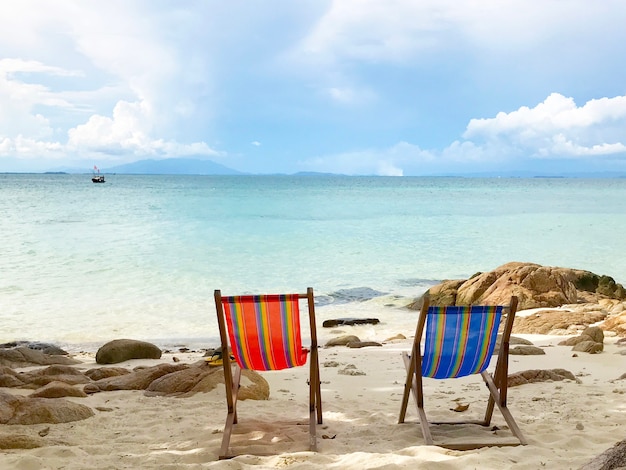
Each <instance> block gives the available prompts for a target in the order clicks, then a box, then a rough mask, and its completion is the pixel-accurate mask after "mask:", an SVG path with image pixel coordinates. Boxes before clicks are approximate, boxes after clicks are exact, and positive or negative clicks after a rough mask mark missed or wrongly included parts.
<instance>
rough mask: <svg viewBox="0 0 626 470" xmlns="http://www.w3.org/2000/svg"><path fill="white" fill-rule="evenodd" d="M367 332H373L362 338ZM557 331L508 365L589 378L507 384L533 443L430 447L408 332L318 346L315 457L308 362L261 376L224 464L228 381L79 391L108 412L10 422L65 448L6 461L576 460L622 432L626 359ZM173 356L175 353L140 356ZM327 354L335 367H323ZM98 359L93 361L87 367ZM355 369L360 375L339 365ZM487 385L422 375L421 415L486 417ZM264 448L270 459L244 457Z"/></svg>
mask: <svg viewBox="0 0 626 470" xmlns="http://www.w3.org/2000/svg"><path fill="white" fill-rule="evenodd" d="M364 328H371V327H364ZM344 331H346V333H350V332H351V331H352V330H350V328H345V329H344ZM363 331H364V330H361V333H363ZM368 331H370V332H372V333H375V331H373V330H368ZM404 333H405V334H406V335H407V336H408V335H410V334H411V333H410V332H404ZM362 339H375V338H374V337H367V335H365V337H364V338H362ZM378 339H379V340H382V339H384V338H382V337H381V338H378ZM561 339H563V338H556V339H554V338H549V337H537V336H535V337H533V341H534V342H535V344H536V345H539V346H545V351H546V355H545V356H526V357H524V356H511V361H510V372H515V371H518V370H526V369H550V368H563V369H567V370H569V371H571V372H572V373H574V375H576V376H578V377H579V378H580V380H581V381H582V383H580V384H578V383H573V382H571V381H563V382H550V383H537V384H528V385H522V386H519V387H513V388H510V389H509V408H510V409H511V412H512V413H513V415H514V416H515V418H516V420H517V422H518V424H519V426H520V427H521V429H522V431H523V432H524V434H525V435H526V437H527V439H528V440H529V442H530V444H529V445H527V446H518V447H500V448H499V447H491V448H484V449H480V450H474V451H464V452H459V451H449V450H446V449H443V448H441V447H436V446H424V445H423V440H422V436H421V431H420V428H419V424H418V423H417V412H416V409H415V404H414V402H413V399H411V401H410V403H409V412H408V414H407V423H406V424H396V423H397V419H398V412H399V408H400V400H401V397H402V390H403V382H404V368H403V365H402V361H401V358H400V352H401V351H403V350H407V349H409V348H410V340H404V341H399V342H391V343H388V344H385V345H384V346H383V347H382V348H381V347H370V348H363V349H349V348H345V347H340V348H327V349H321V350H320V360H321V377H322V400H323V408H324V424H323V425H320V426H319V427H318V445H319V452H318V453H311V452H309V451H307V446H308V428H307V426H306V423H307V420H308V413H307V400H308V386H307V384H306V379H307V375H308V367H303V368H299V369H295V370H289V371H281V372H271V373H265V374H264V377H265V378H266V379H267V380H268V381H269V382H270V386H271V397H270V400H269V401H250V400H247V401H242V402H240V403H239V408H238V411H239V421H240V424H239V425H237V427H236V428H235V432H234V434H233V438H232V442H231V444H232V449H233V450H234V451H235V452H236V453H240V454H244V455H241V456H239V457H236V458H234V459H232V460H228V461H218V460H217V454H218V450H219V447H220V444H221V439H222V429H223V424H224V419H225V416H226V404H225V398H224V397H225V394H224V389H223V387H219V389H216V390H214V391H212V392H210V393H200V394H196V395H195V396H193V397H190V398H163V397H160V398H158V397H157V398H154V397H146V396H144V394H143V392H141V391H121V392H103V393H98V394H95V395H91V396H89V397H88V398H74V399H73V400H74V401H77V402H79V403H84V404H87V405H89V406H91V407H92V408H94V409H95V408H96V407H104V408H103V409H109V410H110V411H98V410H96V415H95V416H94V417H92V418H90V419H87V420H84V421H78V422H73V423H67V424H59V425H33V426H3V429H2V432H3V433H8V432H14V433H18V434H28V435H33V436H36V435H37V433H38V432H40V431H43V430H45V429H46V428H49V432H48V435H47V436H46V437H45V439H48V440H50V442H53V441H57V442H60V444H58V445H50V446H48V447H41V448H36V449H30V450H9V451H4V452H2V453H0V468H1V469H17V470H26V469H33V470H34V469H86V468H94V469H118V468H154V469H186V468H228V469H239V468H252V467H253V468H283V467H288V468H307V469H309V468H311V469H316V468H336V469H346V468H347V469H366V468H385V469H392V468H428V469H467V468H481V469H484V468H493V469H503V468H519V469H540V468H578V467H580V466H581V465H583V464H585V463H586V462H588V461H589V460H590V459H592V458H593V457H595V456H596V455H598V454H600V453H602V452H603V451H604V450H606V449H607V448H609V447H611V446H612V445H613V444H614V443H615V442H618V441H620V440H622V439H624V438H626V394H625V392H626V380H621V381H614V379H616V378H617V377H619V376H620V375H622V374H623V373H626V356H623V355H618V354H616V351H618V350H619V348H618V347H617V346H616V345H615V341H614V340H612V339H610V338H607V339H606V340H605V343H606V345H605V351H604V352H603V353H602V354H596V355H590V354H586V353H577V357H573V353H572V351H571V348H569V347H565V346H555V345H556V343H557V342H558V341H559V340H561ZM322 344H323V342H322ZM175 355H176V356H177V357H179V358H183V359H184V360H188V361H195V360H198V359H200V355H199V354H198V355H194V354H187V355H182V354H175ZM88 360H91V361H93V359H89V358H88ZM168 360H169V361H171V355H164V357H163V358H162V360H160V361H154V362H149V361H143V363H146V362H148V363H150V364H154V363H158V362H165V361H168ZM331 361H334V362H336V363H338V366H334V367H331V366H328V365H326V366H325V365H324V364H328V363H329V362H331ZM136 364H137V363H136V362H134V363H133V362H129V363H128V364H126V365H127V366H129V367H131V366H134V365H136ZM93 365H94V364H93V362H92V363H89V362H87V363H86V364H85V368H89V367H92V366H93ZM349 365H353V366H355V368H356V370H357V371H361V372H363V373H365V375H341V374H339V373H338V372H339V371H340V370H342V369H344V368H345V367H346V366H349ZM7 391H9V392H10V393H16V391H15V390H7ZM486 392H487V391H486V388H485V386H484V385H483V383H482V381H481V380H480V378H479V377H474V378H470V379H456V380H452V381H434V380H427V381H426V383H425V394H426V411H427V413H428V414H429V416H431V417H433V418H436V417H438V418H443V419H445V418H450V419H454V418H458V417H459V413H453V412H450V411H449V409H450V408H454V407H455V406H456V405H457V403H462V404H469V405H470V406H469V409H468V410H467V411H466V412H464V413H463V414H464V415H467V416H470V415H473V416H475V417H479V416H481V415H482V413H483V412H484V406H485V403H486V399H487V393H486ZM451 415H454V416H451ZM493 424H495V425H496V426H498V427H499V428H501V429H503V430H502V431H498V435H496V436H493V437H494V438H500V436H502V437H503V438H505V437H506V436H507V435H509V433H508V432H507V431H506V424H505V423H504V420H503V419H502V417H501V415H500V414H499V412H498V411H497V409H496V411H495V413H494V421H493ZM455 429H456V428H455ZM472 431H474V432H476V428H474V427H472V428H470V429H467V428H461V429H456V430H453V431H450V430H444V431H443V433H442V432H438V431H434V432H433V434H434V437H435V440H437V439H438V438H444V439H448V438H468V439H470V440H471V439H472V438H473V437H475V436H476V434H475V433H473V432H472ZM477 432H479V433H484V432H485V431H481V430H480V429H479V430H478V431H477ZM487 432H488V433H489V431H487ZM479 435H480V434H479ZM257 452H258V453H269V454H272V453H274V455H269V456H253V455H245V454H246V453H247V454H252V453H257Z"/></svg>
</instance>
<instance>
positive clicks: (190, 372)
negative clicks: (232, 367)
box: [146, 361, 224, 396]
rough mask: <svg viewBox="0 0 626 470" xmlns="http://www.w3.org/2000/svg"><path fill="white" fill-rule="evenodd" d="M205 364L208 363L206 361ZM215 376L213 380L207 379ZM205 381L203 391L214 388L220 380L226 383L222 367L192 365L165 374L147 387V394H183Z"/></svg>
mask: <svg viewBox="0 0 626 470" xmlns="http://www.w3.org/2000/svg"><path fill="white" fill-rule="evenodd" d="M202 362H204V364H206V362H205V361H202ZM208 376H214V377H213V380H205V379H206V378H207V377H208ZM200 382H202V383H203V391H207V392H208V391H210V390H213V389H214V388H215V387H216V386H217V385H218V384H219V383H220V382H221V383H224V372H223V369H222V368H221V367H211V366H209V365H208V364H206V365H203V366H192V367H188V368H186V369H183V370H179V371H176V372H172V373H171V374H167V375H163V376H161V377H159V378H158V379H156V380H154V381H153V382H152V383H150V385H149V386H148V388H147V389H146V395H148V396H156V395H182V394H187V393H189V392H190V391H191V390H192V389H194V387H196V386H197V385H198V383H200Z"/></svg>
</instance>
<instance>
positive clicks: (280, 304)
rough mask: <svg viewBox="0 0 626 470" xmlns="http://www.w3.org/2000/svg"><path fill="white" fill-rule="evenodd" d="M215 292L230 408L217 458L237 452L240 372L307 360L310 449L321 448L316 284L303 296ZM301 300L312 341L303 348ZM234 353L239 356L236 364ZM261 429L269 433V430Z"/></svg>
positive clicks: (267, 368)
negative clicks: (234, 447) (232, 449)
mask: <svg viewBox="0 0 626 470" xmlns="http://www.w3.org/2000/svg"><path fill="white" fill-rule="evenodd" d="M214 296H215V309H216V311H217V325H218V327H219V330H220V343H221V353H222V354H221V355H222V368H223V371H224V386H225V387H226V405H227V408H228V413H227V414H226V423H225V424H224V435H223V436H222V447H221V448H220V452H219V458H220V459H227V458H230V457H232V456H233V454H232V453H231V452H229V448H230V437H231V434H232V432H233V429H234V428H235V425H236V424H237V422H238V416H237V415H238V413H237V401H238V400H239V390H240V388H241V387H240V385H241V376H242V373H244V372H247V371H246V369H247V370H254V371H258V372H263V371H272V370H281V369H290V368H293V367H299V366H303V365H305V364H306V363H307V361H308V362H309V374H308V379H307V380H306V381H307V384H308V385H309V450H310V451H313V452H317V437H316V436H317V430H316V426H317V425H318V424H322V388H321V381H320V365H319V354H318V350H317V327H316V324H315V299H314V295H313V288H312V287H309V288H307V290H306V293H300V294H262V295H232V296H223V295H222V291H221V290H219V289H217V290H215V293H214ZM301 302H302V304H303V305H304V303H305V302H306V305H307V313H308V317H309V325H308V327H309V328H308V331H305V332H306V333H309V334H310V339H311V342H310V344H309V345H305V347H303V345H302V331H301V329H300V303H301ZM305 339H306V338H305ZM231 355H232V357H234V358H235V360H234V362H233V361H232V360H231ZM263 433H264V434H269V433H271V431H269V428H268V429H266V430H264V431H263ZM294 436H295V434H294ZM290 437H291V436H290ZM295 440H297V438H296V439H294V441H295Z"/></svg>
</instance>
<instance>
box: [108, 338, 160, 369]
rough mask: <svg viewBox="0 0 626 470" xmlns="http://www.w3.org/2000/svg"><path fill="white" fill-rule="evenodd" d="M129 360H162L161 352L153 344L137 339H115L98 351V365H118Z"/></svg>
mask: <svg viewBox="0 0 626 470" xmlns="http://www.w3.org/2000/svg"><path fill="white" fill-rule="evenodd" d="M129 359H161V350H160V349H159V348H158V347H157V346H155V345H154V344H152V343H148V342H146V341H138V340H135V339H115V340H113V341H109V342H108V343H106V344H104V345H103V346H101V347H100V349H98V352H97V353H96V362H97V363H98V364H117V363H119V362H124V361H127V360H129Z"/></svg>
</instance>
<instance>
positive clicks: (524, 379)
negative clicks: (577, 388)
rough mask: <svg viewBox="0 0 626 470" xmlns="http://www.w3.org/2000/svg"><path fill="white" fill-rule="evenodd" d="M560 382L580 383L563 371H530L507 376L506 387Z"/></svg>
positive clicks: (568, 372) (569, 373) (572, 375)
mask: <svg viewBox="0 0 626 470" xmlns="http://www.w3.org/2000/svg"><path fill="white" fill-rule="evenodd" d="M561 380H573V381H574V382H576V383H580V381H579V380H578V379H577V378H576V377H575V376H574V374H572V373H571V372H570V371H567V370H565V369H545V370H542V369H532V370H524V371H521V372H515V373H514V374H509V377H508V385H509V387H516V386H518V385H523V384H529V383H534V382H549V381H561Z"/></svg>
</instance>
